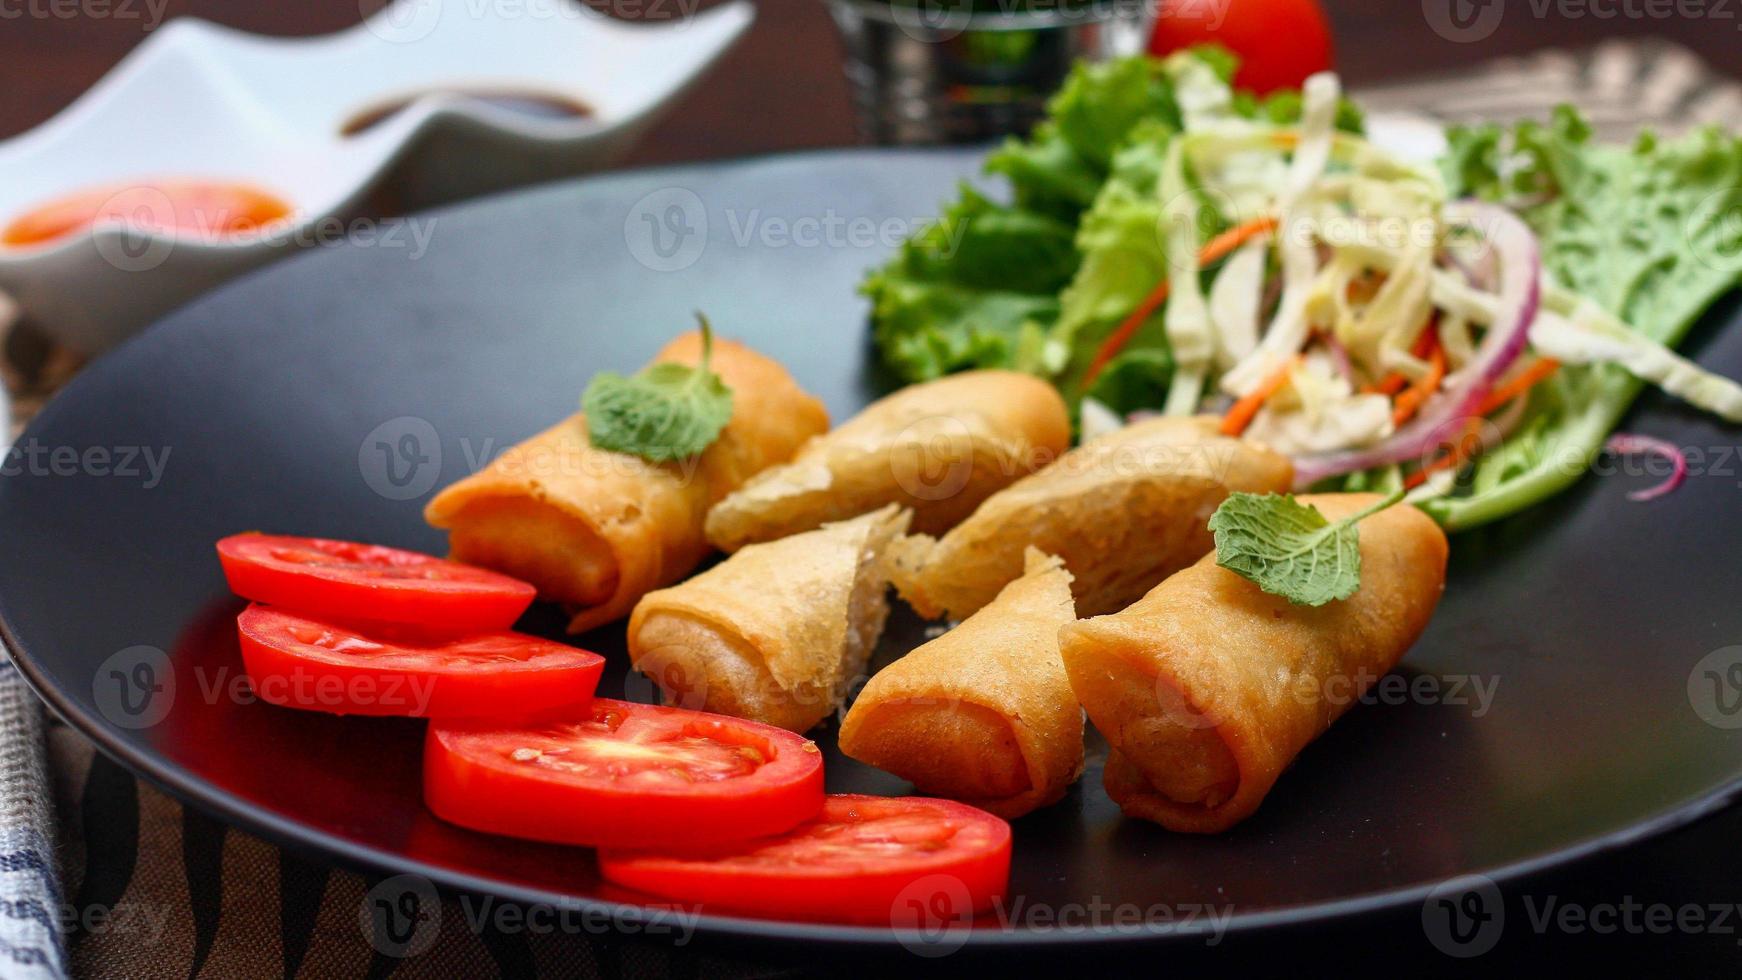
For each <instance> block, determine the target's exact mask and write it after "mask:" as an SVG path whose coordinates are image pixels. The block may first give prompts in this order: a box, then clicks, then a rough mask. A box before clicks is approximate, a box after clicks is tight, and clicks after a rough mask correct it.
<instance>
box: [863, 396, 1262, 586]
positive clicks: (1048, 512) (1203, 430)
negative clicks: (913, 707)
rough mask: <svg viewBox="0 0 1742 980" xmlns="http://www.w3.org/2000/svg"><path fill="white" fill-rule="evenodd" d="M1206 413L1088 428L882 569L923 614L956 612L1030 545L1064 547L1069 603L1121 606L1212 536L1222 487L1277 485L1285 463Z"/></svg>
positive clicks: (1006, 578) (1210, 542) (1000, 579)
mask: <svg viewBox="0 0 1742 980" xmlns="http://www.w3.org/2000/svg"><path fill="white" fill-rule="evenodd" d="M1216 426H1217V422H1216V420H1215V419H1210V418H1197V419H1190V418H1159V419H1151V420H1149V421H1146V422H1139V423H1137V424H1135V425H1130V426H1127V427H1125V428H1123V429H1120V430H1119V431H1117V432H1112V433H1108V434H1107V435H1105V436H1102V437H1100V438H1098V439H1093V440H1090V441H1089V442H1086V443H1084V444H1083V445H1081V446H1079V447H1077V448H1076V449H1074V450H1072V451H1070V452H1069V453H1066V454H1065V455H1064V456H1063V457H1062V458H1061V459H1059V460H1058V462H1056V463H1053V464H1052V465H1051V466H1048V467H1047V468H1045V469H1043V470H1041V471H1039V472H1037V473H1035V474H1033V475H1031V476H1027V477H1024V478H1023V479H1021V480H1018V481H1017V482H1016V483H1014V484H1012V485H1010V486H1009V487H1006V488H1005V489H1003V490H1000V491H999V492H998V493H995V494H993V495H992V496H991V497H990V498H988V499H987V500H986V502H985V503H983V504H981V505H980V508H979V509H978V510H976V511H975V512H974V514H973V516H972V517H969V518H968V519H967V520H965V521H963V522H962V523H961V524H959V525H957V526H956V528H955V529H954V530H952V531H950V532H949V533H948V534H946V535H944V536H943V538H942V539H941V540H933V539H931V538H929V537H926V536H924V535H915V536H914V537H912V538H909V539H907V540H905V541H903V542H902V543H901V544H900V545H899V546H898V547H897V548H896V550H895V552H894V555H895V567H894V568H893V569H892V574H893V576H894V579H895V584H896V587H897V588H899V589H900V590H901V595H902V597H903V598H904V599H906V600H907V601H908V602H909V603H910V604H911V605H912V606H913V608H914V609H916V610H918V611H919V613H920V614H921V615H923V616H928V617H932V618H936V617H939V616H943V615H948V616H950V617H951V618H955V619H960V618H962V617H965V616H968V615H970V614H972V613H973V612H974V611H975V610H977V609H979V608H980V607H982V606H984V605H986V603H988V602H991V601H992V597H993V596H995V595H997V594H998V590H999V589H1002V588H1003V587H1004V585H1005V584H1006V583H1008V582H1010V581H1012V580H1014V579H1015V578H1017V577H1018V576H1020V575H1021V574H1022V569H1023V558H1022V555H1023V550H1024V549H1025V548H1027V547H1028V546H1029V545H1033V546H1034V547H1036V548H1039V549H1040V550H1042V551H1044V552H1046V553H1047V554H1051V555H1057V556H1059V557H1060V558H1062V559H1064V563H1065V567H1066V568H1068V569H1070V571H1071V574H1072V575H1073V576H1074V577H1075V582H1074V584H1073V586H1072V589H1073V591H1074V593H1075V595H1076V599H1077V612H1078V613H1079V614H1080V615H1084V616H1093V615H1098V614H1100V613H1105V612H1111V611H1113V610H1115V609H1121V608H1123V607H1124V606H1125V605H1127V604H1129V603H1130V602H1132V601H1134V600H1135V599H1137V598H1138V597H1139V596H1141V595H1143V594H1144V593H1145V592H1147V591H1149V590H1150V589H1151V588H1153V587H1154V586H1155V585H1156V583H1158V582H1160V581H1161V580H1162V579H1164V578H1166V577H1167V576H1169V575H1171V574H1173V573H1174V572H1176V571H1178V570H1180V569H1181V568H1184V567H1185V566H1187V565H1189V564H1191V563H1192V562H1194V561H1197V560H1198V558H1199V557H1201V556H1203V555H1204V554H1205V553H1207V552H1208V551H1209V550H1210V549H1211V548H1212V547H1214V546H1215V542H1214V539H1213V538H1211V536H1210V532H1209V529H1208V528H1207V527H1206V525H1207V524H1208V522H1209V519H1210V515H1211V514H1213V513H1215V510H1216V508H1217V507H1218V506H1219V505H1220V504H1221V503H1222V501H1223V500H1224V499H1226V498H1227V496H1228V494H1229V492H1231V491H1235V490H1244V491H1249V492H1254V493H1263V492H1270V491H1286V490H1287V489H1288V488H1289V484H1290V483H1291V482H1292V481H1293V477H1294V467H1293V465H1292V464H1291V463H1290V462H1289V461H1288V459H1287V458H1286V457H1283V456H1280V455H1278V454H1276V453H1273V452H1271V451H1270V450H1268V449H1265V448H1263V447H1261V446H1259V445H1257V444H1255V443H1250V442H1242V441H1240V440H1238V439H1230V438H1228V437H1226V436H1223V435H1220V434H1218V432H1217V431H1216Z"/></svg>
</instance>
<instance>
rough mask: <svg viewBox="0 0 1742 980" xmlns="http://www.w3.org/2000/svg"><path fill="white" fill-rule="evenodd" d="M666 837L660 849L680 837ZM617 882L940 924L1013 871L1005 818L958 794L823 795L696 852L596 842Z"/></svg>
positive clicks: (789, 913) (801, 914) (738, 907)
mask: <svg viewBox="0 0 1742 980" xmlns="http://www.w3.org/2000/svg"><path fill="white" fill-rule="evenodd" d="M683 843H684V842H683V841H682V839H681V838H673V839H672V840H671V841H670V842H668V844H667V848H670V847H673V846H681V845H682V844H683ZM599 870H600V872H601V873H603V874H604V876H605V877H606V878H607V879H608V880H610V881H614V882H616V883H617V884H619V885H624V886H626V887H629V888H634V889H637V890H639V891H643V892H647V893H649V894H653V895H658V896H661V897H663V898H670V899H676V900H679V901H684V902H696V903H699V904H701V905H703V906H705V907H717V908H720V909H726V910H733V911H739V912H746V913H749V914H752V915H763V916H770V917H773V918H779V919H805V920H812V921H828V922H859V923H870V924H876V925H888V926H893V927H897V928H920V927H924V928H937V927H939V926H947V925H949V924H951V923H959V922H965V921H967V920H968V919H970V918H971V917H972V916H973V915H974V914H976V913H979V912H983V911H985V910H986V909H988V908H990V907H991V905H992V903H993V901H995V900H996V899H997V898H998V897H999V896H1000V895H1003V894H1004V889H1005V886H1006V885H1007V884H1008V883H1009V878H1010V825H1009V824H1008V823H1005V822H1004V821H1003V820H1001V819H999V818H998V817H995V816H993V815H992V814H990V813H987V812H985V811H984V810H979V809H976V808H974V807H971V806H968V805H967V804H965V803H952V802H950V801H949V800H932V799H924V798H920V797H907V798H903V799H890V798H887V797H881V796H831V797H829V798H828V801H827V802H826V803H824V804H823V810H822V813H821V814H819V815H818V816H817V817H815V818H814V819H812V820H810V821H809V822H807V823H804V824H802V825H800V826H799V827H797V828H795V829H794V830H791V831H789V832H788V833H786V834H783V835H781V836H779V837H774V838H770V839H766V840H759V841H752V842H750V843H748V844H743V845H740V846H738V847H729V848H722V849H719V850H715V851H712V852H705V853H700V854H694V855H678V854H657V853H651V852H637V851H602V852H600V854H599Z"/></svg>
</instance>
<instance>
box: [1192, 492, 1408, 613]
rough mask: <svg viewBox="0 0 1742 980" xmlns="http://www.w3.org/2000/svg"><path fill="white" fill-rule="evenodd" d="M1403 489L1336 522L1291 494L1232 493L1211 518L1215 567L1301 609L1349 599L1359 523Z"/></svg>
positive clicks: (1356, 572) (1357, 578) (1356, 574)
mask: <svg viewBox="0 0 1742 980" xmlns="http://www.w3.org/2000/svg"><path fill="white" fill-rule="evenodd" d="M1402 499H1403V491H1402V490H1401V489H1398V490H1394V491H1392V492H1391V493H1390V494H1389V495H1388V496H1386V497H1385V498H1384V499H1382V500H1380V501H1378V502H1376V503H1374V504H1373V505H1372V506H1369V507H1366V508H1364V509H1362V510H1361V511H1359V512H1357V513H1354V514H1350V515H1349V516H1348V517H1345V518H1343V519H1341V520H1338V521H1330V520H1326V518H1325V515H1324V514H1323V513H1321V512H1320V511H1319V509H1318V508H1317V507H1314V506H1312V505H1310V504H1303V503H1301V502H1300V501H1298V500H1296V499H1295V498H1294V496H1293V495H1292V494H1278V493H1264V494H1258V493H1231V494H1229V495H1228V499H1227V500H1224V501H1222V505H1221V506H1220V507H1217V508H1216V513H1215V514H1213V515H1211V517H1210V531H1211V533H1213V534H1215V536H1216V564H1218V565H1220V566H1222V567H1223V568H1226V569H1228V570H1229V571H1231V572H1234V573H1236V574H1238V575H1240V576H1241V577H1242V578H1246V579H1248V580H1250V581H1252V582H1253V583H1255V584H1257V586H1258V587H1259V588H1261V589H1263V590H1264V591H1266V592H1268V593H1270V594H1271V595H1279V596H1282V597H1283V598H1285V599H1287V600H1288V601H1290V602H1292V603H1295V604H1296V605H1302V606H1322V605H1324V604H1325V603H1327V602H1334V601H1337V600H1339V599H1347V598H1349V597H1350V596H1352V595H1354V594H1355V591H1356V590H1357V589H1359V588H1360V587H1361V532H1360V529H1359V528H1357V527H1356V525H1357V524H1359V523H1360V522H1361V521H1362V520H1363V519H1365V518H1368V517H1371V516H1373V515H1374V514H1377V513H1379V512H1380V511H1382V510H1384V509H1386V508H1387V507H1390V506H1392V505H1393V504H1396V503H1398V502H1399V501H1401V500H1402Z"/></svg>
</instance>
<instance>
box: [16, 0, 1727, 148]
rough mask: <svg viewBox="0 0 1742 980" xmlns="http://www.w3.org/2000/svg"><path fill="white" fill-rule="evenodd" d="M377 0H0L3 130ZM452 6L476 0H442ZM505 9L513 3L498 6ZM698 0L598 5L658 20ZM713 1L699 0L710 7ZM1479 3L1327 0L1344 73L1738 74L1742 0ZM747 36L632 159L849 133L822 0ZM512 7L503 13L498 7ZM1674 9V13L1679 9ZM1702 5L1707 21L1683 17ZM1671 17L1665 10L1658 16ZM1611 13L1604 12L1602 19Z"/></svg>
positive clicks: (766, 19)
mask: <svg viewBox="0 0 1742 980" xmlns="http://www.w3.org/2000/svg"><path fill="white" fill-rule="evenodd" d="M383 2H384V0H0V138H4V137H7V136H11V135H13V134H15V133H19V132H23V131H24V130H26V129H29V128H30V127H32V126H35V125H37V124H38V123H41V122H42V121H44V120H45V119H48V118H49V117H50V116H51V115H53V114H54V113H55V112H56V111H58V110H60V109H61V108H62V107H64V106H65V105H66V104H67V103H68V102H70V101H71V100H72V99H73V98H75V97H76V96H77V95H78V94H79V93H80V92H82V91H84V90H85V89H86V88H87V87H89V86H90V85H91V83H93V82H95V81H96V80H97V78H98V77H99V76H101V75H102V74H103V72H105V71H107V70H108V69H109V68H110V67H111V66H112V65H114V63H115V62H116V61H117V60H118V59H120V58H121V56H122V55H123V54H125V53H126V52H127V51H128V50H129V49H131V48H132V47H133V46H134V45H135V44H138V43H139V42H140V41H141V40H143V39H144V38H145V36H146V35H147V34H148V33H149V32H150V31H151V30H153V29H155V28H156V27H158V26H160V25H161V24H162V23H163V21H165V20H167V19H168V18H171V17H176V16H183V15H194V16H199V17H204V18H207V19H209V20H214V21H217V22H219V23H222V24H227V25H231V26H234V27H238V28H242V29H245V30H250V31H258V32H263V33H267V34H283V35H298V34H317V33H324V32H327V31H333V30H337V29H340V28H343V27H345V26H347V25H349V24H352V23H355V22H356V21H358V20H359V19H360V18H361V17H362V15H363V14H364V13H367V12H373V11H374V10H376V9H379V7H380V6H381V5H382V3H383ZM447 2H449V3H463V2H482V0H447ZM497 2H503V3H509V2H514V0H497ZM697 2H698V0H610V2H609V3H601V2H599V0H595V3H594V5H595V6H603V7H605V8H606V9H614V10H620V11H623V12H625V13H629V14H634V15H636V16H640V17H646V18H648V19H658V18H659V17H661V16H668V15H671V14H674V13H676V12H678V11H680V10H687V9H692V8H693V6H694V5H695V4H696V3H697ZM712 2H715V0H702V3H703V5H704V6H705V5H708V4H710V3H712ZM1470 2H1472V0H1426V4H1424V3H1422V2H1418V0H1329V2H1327V3H1326V7H1327V8H1329V9H1330V10H1331V13H1332V17H1333V20H1334V22H1335V31H1336V36H1337V39H1338V46H1339V66H1340V67H1341V69H1342V71H1343V74H1344V76H1345V78H1346V79H1347V80H1348V82H1349V83H1350V84H1351V85H1355V86H1358V85H1361V84H1363V83H1371V82H1375V81H1380V80H1386V79H1394V78H1400V77H1404V76H1407V75H1416V74H1421V73H1426V72H1436V71H1437V72H1443V71H1455V70H1456V69H1457V68H1459V67H1460V66H1464V65H1469V64H1473V63H1475V62H1478V61H1481V60H1483V59H1485V58H1488V57H1493V56H1496V55H1501V54H1511V53H1517V52H1522V51H1528V50H1531V49H1533V48H1538V47H1543V46H1548V45H1561V46H1580V45H1584V44H1590V43H1594V42H1596V41H1598V40H1601V39H1603V38H1605V37H1610V36H1615V35H1630V36H1639V35H1653V34H1654V35H1659V36H1662V37H1666V38H1669V39H1671V40H1674V41H1677V42H1679V43H1682V44H1685V45H1687V46H1688V47H1690V48H1693V49H1694V50H1696V51H1699V52H1700V53H1701V54H1703V55H1704V56H1705V57H1706V58H1707V59H1708V60H1709V61H1710V62H1711V63H1712V64H1714V65H1716V66H1718V67H1719V69H1720V70H1724V71H1731V72H1735V71H1738V65H1737V63H1736V60H1735V52H1736V50H1737V44H1738V40H1739V39H1742V9H1739V8H1742V4H1730V5H1728V6H1726V5H1725V4H1722V3H1719V2H1716V0H1712V2H1709V3H1690V2H1687V0H1675V2H1666V0H1475V2H1477V3H1478V4H1480V3H1483V2H1486V3H1496V4H1503V5H1504V7H1503V10H1502V13H1503V16H1502V18H1501V21H1500V24H1499V26H1498V28H1497V29H1495V30H1494V31H1493V33H1492V34H1491V36H1489V37H1486V38H1485V39H1483V40H1481V41H1479V42H1473V43H1458V42H1456V41H1452V40H1447V39H1446V38H1444V37H1442V36H1440V35H1439V34H1436V33H1435V31H1434V29H1433V27H1432V25H1431V23H1430V21H1429V19H1428V17H1427V16H1426V13H1425V10H1426V7H1427V5H1428V4H1446V5H1450V4H1454V3H1459V4H1465V3H1470ZM757 6H758V8H759V15H758V18H757V22H756V24H755V26H754V27H752V28H751V30H750V33H749V35H748V36H747V37H746V38H745V39H744V40H743V41H742V43H740V44H739V45H738V46H737V47H736V48H735V49H734V50H733V51H731V52H730V53H729V54H728V55H727V56H726V57H725V58H724V59H723V60H722V61H721V62H720V63H719V64H718V65H717V66H715V68H714V70H713V72H712V74H710V75H709V76H707V80H706V83H705V84H703V85H701V86H698V87H697V89H696V90H695V91H693V92H692V93H691V94H690V95H689V96H688V97H687V98H685V99H684V101H683V102H682V103H681V104H680V105H679V106H677V107H676V109H675V110H674V111H673V112H672V113H671V115H669V116H668V117H666V119H665V121H664V122H663V123H662V124H661V125H660V126H659V127H658V128H657V129H656V130H654V131H653V132H652V133H651V134H650V135H649V136H648V137H647V139H646V140H645V141H644V142H643V143H642V144H641V146H640V148H639V149H637V150H636V151H635V153H634V155H633V156H632V157H631V158H630V160H629V161H628V162H629V163H631V164H646V163H663V162H670V161H682V160H699V159H710V158H716V157H728V156H740V155H744V154H752V153H769V152H778V151H781V150H792V149H802V148H809V147H819V146H840V145H844V144H849V143H852V142H854V141H855V136H854V129H853V124H852V119H851V115H850V114H851V108H850V106H849V103H848V93H847V84H846V80H845V79H844V77H843V76H842V74H841V67H840V49H839V46H838V44H837V42H836V39H835V34H834V27H833V25H832V24H831V23H830V21H829V18H828V14H827V12H826V11H825V10H824V8H823V3H822V0H758V4H757ZM505 9H506V8H505ZM1678 10H1679V11H1680V13H1679V14H1678V13H1677V11H1678ZM1696 10H1703V11H1706V13H1705V14H1704V15H1702V16H1698V17H1694V16H1689V15H1688V12H1690V11H1696ZM1657 11H1667V12H1668V14H1669V15H1668V16H1654V15H1653V14H1654V12H1657ZM1605 14H1606V15H1607V16H1605Z"/></svg>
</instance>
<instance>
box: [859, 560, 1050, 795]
mask: <svg viewBox="0 0 1742 980" xmlns="http://www.w3.org/2000/svg"><path fill="white" fill-rule="evenodd" d="M1026 569H1027V571H1026V574H1024V575H1023V576H1021V577H1020V578H1018V579H1017V580H1016V581H1014V582H1011V583H1010V584H1009V585H1007V586H1005V587H1004V589H1003V590H1002V591H1000V592H999V594H998V596H997V598H996V599H994V600H993V601H992V602H991V603H989V604H987V605H986V606H985V607H984V608H982V609H981V610H980V611H979V612H977V613H975V614H974V615H972V616H970V617H968V618H967V619H966V620H964V621H963V622H962V624H961V625H960V626H957V627H956V628H955V629H952V630H950V631H949V632H948V633H945V634H944V635H942V636H940V637H938V638H937V639H935V640H932V641H931V642H929V643H927V644H925V645H924V646H921V647H920V648H918V649H917V650H914V651H913V652H912V653H909V654H908V655H907V656H905V657H903V658H901V659H900V660H897V661H896V662H895V663H893V664H890V665H889V666H888V667H885V668H884V669H883V670H882V671H880V672H879V673H878V674H877V676H875V677H873V678H871V682H870V683H869V684H867V685H866V686H865V689H864V690H863V691H862V692H860V694H859V697H858V699H857V700H855V701H854V702H853V707H852V709H851V710H849V711H848V712H847V718H846V720H845V721H844V722H842V724H841V738H840V745H841V751H842V752H845V753H846V754H847V755H849V756H851V757H853V758H855V759H858V760H859V761H861V762H865V763H869V764H870V765H873V766H876V767H877V768H879V769H884V770H887V771H888V772H892V773H894V774H896V775H898V776H900V777H902V778H903V779H906V780H908V781H910V782H912V783H913V784H914V785H915V786H916V787H918V789H919V790H920V792H922V793H928V794H932V795H935V796H944V797H949V798H951V799H957V800H965V801H967V802H969V803H972V804H974V805H975V806H978V807H981V808H983V809H986V810H990V811H991V812H993V813H996V814H998V815H999V816H1001V817H1005V818H1014V817H1018V816H1021V815H1022V814H1025V813H1028V812H1030V811H1032V810H1035V809H1037V808H1039V807H1043V806H1047V805H1049V804H1051V803H1056V802H1058V800H1059V798H1060V797H1062V796H1063V795H1064V793H1065V790H1066V789H1067V788H1068V787H1069V786H1070V785H1071V784H1072V783H1074V782H1076V780H1077V777H1078V776H1079V775H1081V774H1082V770H1083V714H1082V710H1081V708H1079V707H1078V705H1077V699H1076V696H1075V695H1074V694H1072V693H1071V687H1070V680H1069V678H1068V677H1067V676H1066V674H1065V669H1064V663H1063V661H1061V660H1060V658H1059V649H1058V631H1059V628H1060V627H1061V626H1064V625H1066V624H1068V623H1071V622H1073V621H1074V620H1075V618H1076V616H1075V613H1074V611H1073V609H1072V603H1071V587H1070V586H1071V576H1070V573H1069V572H1067V571H1065V569H1064V565H1063V563H1062V562H1060V561H1059V560H1058V559H1057V558H1053V557H1050V556H1047V555H1043V554H1041V553H1040V552H1039V551H1037V550H1035V549H1032V548H1031V549H1029V551H1028V553H1027V555H1026Z"/></svg>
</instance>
